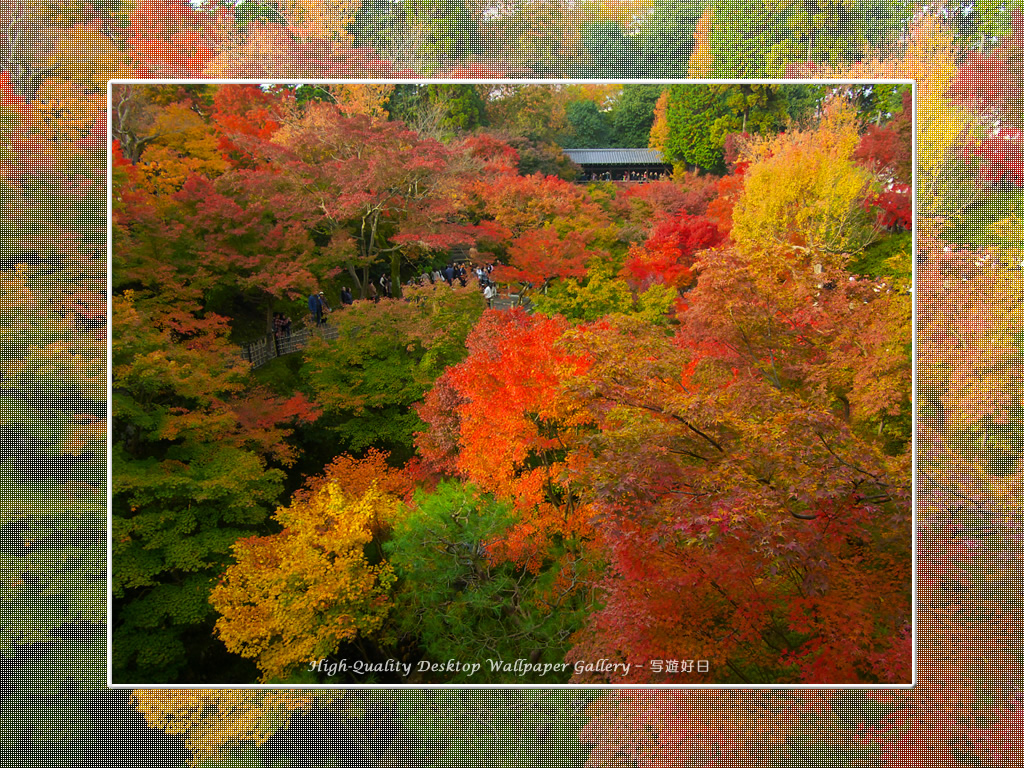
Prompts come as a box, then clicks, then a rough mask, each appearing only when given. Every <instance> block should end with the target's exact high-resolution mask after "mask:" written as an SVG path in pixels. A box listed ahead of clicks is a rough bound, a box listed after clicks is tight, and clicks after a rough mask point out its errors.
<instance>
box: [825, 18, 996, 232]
mask: <svg viewBox="0 0 1024 768" xmlns="http://www.w3.org/2000/svg"><path fill="white" fill-rule="evenodd" d="M900 46H902V50H899V51H896V50H893V51H887V52H883V53H882V54H881V55H880V56H879V57H874V58H871V59H868V60H866V61H864V62H860V63H857V64H854V65H853V66H852V67H851V68H850V69H849V70H848V71H847V72H840V73H838V74H840V75H847V76H853V77H862V78H880V77H885V78H910V79H913V80H915V81H917V93H916V97H917V108H916V130H917V188H918V194H919V197H918V205H919V211H920V212H921V213H925V214H927V213H929V212H931V211H938V210H941V208H942V202H943V200H942V198H943V197H944V195H945V194H946V193H944V192H943V190H942V186H943V184H942V182H943V181H944V180H945V179H946V177H947V176H948V175H949V173H950V170H951V166H952V165H953V164H954V163H956V162H959V161H958V160H957V159H956V158H955V157H954V155H955V152H956V151H957V148H959V147H961V146H962V145H963V141H964V139H965V138H966V136H967V134H968V132H969V131H970V130H971V129H972V128H973V127H974V126H975V124H976V122H977V121H976V117H975V116H974V115H972V114H971V113H970V112H969V111H968V110H967V109H966V108H965V107H962V106H959V105H957V104H956V103H954V101H953V100H952V99H951V98H950V85H951V83H952V82H953V78H954V77H955V76H956V74H957V71H958V68H959V65H958V63H957V59H958V58H959V56H960V54H959V52H958V51H957V49H956V47H955V45H954V41H953V35H952V34H951V33H950V31H949V28H948V27H947V26H944V25H943V24H942V23H941V22H940V21H939V19H937V18H933V17H926V18H924V19H922V20H921V21H920V22H919V23H918V24H916V25H915V27H914V30H913V32H912V34H911V36H910V40H909V41H907V42H906V43H905V44H904V43H902V42H901V43H900Z"/></svg>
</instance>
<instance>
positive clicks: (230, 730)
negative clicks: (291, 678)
mask: <svg viewBox="0 0 1024 768" xmlns="http://www.w3.org/2000/svg"><path fill="white" fill-rule="evenodd" d="M347 696H348V694H347V693H346V692H345V691H309V692H301V691H287V690H285V691H279V690H273V691H270V690H235V691H232V690H219V689H217V690H196V689H191V690H172V689H163V688H158V689H152V690H136V691H133V692H132V697H133V698H134V699H135V706H136V709H137V710H138V711H139V712H140V713H141V714H142V716H143V717H144V718H145V719H146V723H147V724H148V725H149V726H150V727H151V728H160V729H161V730H163V731H166V732H167V733H168V734H170V735H172V736H180V737H182V739H183V740H184V742H185V746H186V747H187V748H188V749H189V750H191V752H192V765H194V766H198V765H201V764H204V763H208V762H211V761H215V760H218V759H220V758H222V757H223V756H224V755H225V753H226V752H227V751H228V750H229V749H230V748H231V747H233V746H237V745H239V744H241V743H242V742H249V743H252V744H254V745H255V746H260V745H261V744H263V743H264V742H266V741H267V739H268V738H270V737H271V736H272V735H273V734H274V733H275V732H276V731H278V730H279V729H281V728H284V727H285V726H287V725H288V722H289V721H290V720H291V718H292V717H293V716H294V715H295V714H296V713H298V712H302V711H305V710H308V709H311V708H312V707H314V706H318V707H325V706H328V705H333V706H334V707H335V708H337V705H339V704H341V706H342V708H343V709H342V711H343V713H344V714H346V715H348V716H356V715H358V714H360V710H359V709H358V708H355V707H353V706H352V705H351V703H350V701H349V699H348V698H347Z"/></svg>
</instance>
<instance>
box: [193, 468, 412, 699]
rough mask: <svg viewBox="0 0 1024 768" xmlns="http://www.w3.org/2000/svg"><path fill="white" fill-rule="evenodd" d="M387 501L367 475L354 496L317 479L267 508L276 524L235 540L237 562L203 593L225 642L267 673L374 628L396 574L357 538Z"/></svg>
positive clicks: (366, 536)
mask: <svg viewBox="0 0 1024 768" xmlns="http://www.w3.org/2000/svg"><path fill="white" fill-rule="evenodd" d="M396 505H397V500H396V499H395V497H394V496H391V495H390V494H386V493H384V492H382V491H380V490H379V489H378V487H377V485H376V483H374V484H372V485H371V487H370V488H369V489H368V490H367V491H366V492H365V493H363V494H362V495H361V496H358V497H353V496H352V495H351V494H350V493H349V492H347V491H346V490H345V489H344V488H343V487H342V486H341V485H340V484H339V483H337V482H326V483H323V484H321V485H319V486H318V487H316V488H315V489H314V490H313V491H312V492H311V493H309V494H307V495H304V496H302V497H300V499H299V500H297V501H293V503H292V505H291V506H290V507H287V508H281V509H279V510H278V511H277V512H276V513H275V518H276V519H277V520H278V521H279V522H281V523H282V524H283V525H284V526H285V528H284V530H283V531H282V532H281V533H279V534H276V535H274V536H264V537H262V538H257V537H253V538H250V539H245V540H243V541H240V542H238V543H236V545H235V547H234V553H235V558H236V561H237V562H236V564H235V565H232V566H230V567H229V568H228V569H227V572H226V573H225V577H224V579H223V581H222V583H221V584H220V585H218V586H217V587H215V588H214V589H213V591H212V592H211V595H210V603H211V604H212V605H213V607H214V608H215V609H216V610H217V611H218V612H219V613H220V614H221V618H220V619H218V621H217V625H216V628H217V634H218V635H219V636H220V637H221V639H222V640H223V641H224V644H225V645H226V646H227V647H228V649H229V650H230V651H232V652H233V653H238V654H240V655H242V656H246V657H250V658H254V659H256V662H257V664H258V665H259V666H260V669H262V670H263V672H264V680H269V679H274V678H282V677H285V676H286V675H287V674H288V672H289V671H290V670H292V669H294V668H295V667H297V666H299V665H301V664H306V663H308V662H309V660H310V659H312V658H315V657H320V656H324V655H326V654H327V653H329V652H331V651H332V650H333V649H335V648H336V647H337V646H338V645H340V644H341V643H342V642H343V641H345V640H350V639H352V638H353V637H355V636H357V635H358V634H359V633H370V632H374V631H376V630H377V629H379V628H380V627H381V626H382V624H383V621H384V618H385V616H386V615H387V612H388V610H389V608H390V602H389V600H388V599H387V595H388V592H389V589H390V587H391V584H392V583H393V582H394V579H395V576H394V573H393V571H392V569H391V566H390V565H389V564H387V563H383V564H381V565H377V566H370V565H369V563H367V561H366V558H365V557H364V555H363V547H364V546H365V545H366V544H367V543H369V542H370V540H371V538H372V534H371V529H372V527H373V526H374V525H376V523H377V520H378V519H380V518H387V517H390V516H392V515H393V514H394V508H395V506H396Z"/></svg>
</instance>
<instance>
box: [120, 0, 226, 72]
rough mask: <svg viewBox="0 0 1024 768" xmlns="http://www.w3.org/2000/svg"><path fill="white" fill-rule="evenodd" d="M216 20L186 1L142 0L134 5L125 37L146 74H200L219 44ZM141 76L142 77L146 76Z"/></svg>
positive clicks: (211, 58) (204, 70) (204, 69)
mask: <svg viewBox="0 0 1024 768" xmlns="http://www.w3.org/2000/svg"><path fill="white" fill-rule="evenodd" d="M218 38H219V34H218V31H217V29H216V24H215V19H214V18H213V17H212V16H210V15H209V14H205V13H201V12H199V11H197V10H196V9H195V8H193V7H192V5H191V4H190V3H188V2H187V0H141V1H140V2H137V3H135V4H134V5H133V8H132V12H131V15H130V16H129V27H128V31H127V33H126V35H125V39H126V41H127V43H128V45H129V47H130V48H131V50H132V51H133V53H134V54H135V56H136V57H137V58H138V60H139V62H140V63H141V64H142V65H143V67H145V69H146V70H148V71H147V72H146V73H145V75H161V76H163V77H201V76H202V75H204V74H206V67H207V65H208V64H209V63H210V62H211V61H212V60H213V58H214V49H215V48H216V47H217V45H218V44H219V39H218ZM145 75H143V76H145Z"/></svg>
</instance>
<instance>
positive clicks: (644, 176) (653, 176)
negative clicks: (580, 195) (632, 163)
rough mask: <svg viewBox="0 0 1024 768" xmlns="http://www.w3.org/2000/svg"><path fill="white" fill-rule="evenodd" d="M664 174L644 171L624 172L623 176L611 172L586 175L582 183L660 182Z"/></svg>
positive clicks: (582, 178) (581, 178) (583, 176)
mask: <svg viewBox="0 0 1024 768" xmlns="http://www.w3.org/2000/svg"><path fill="white" fill-rule="evenodd" d="M663 175H664V174H661V173H653V172H649V171H644V172H643V173H640V172H639V171H623V172H622V173H621V174H617V173H616V174H613V173H611V172H610V171H605V172H604V173H584V174H583V175H582V176H581V177H580V181H660V180H661V178H662V177H663Z"/></svg>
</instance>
